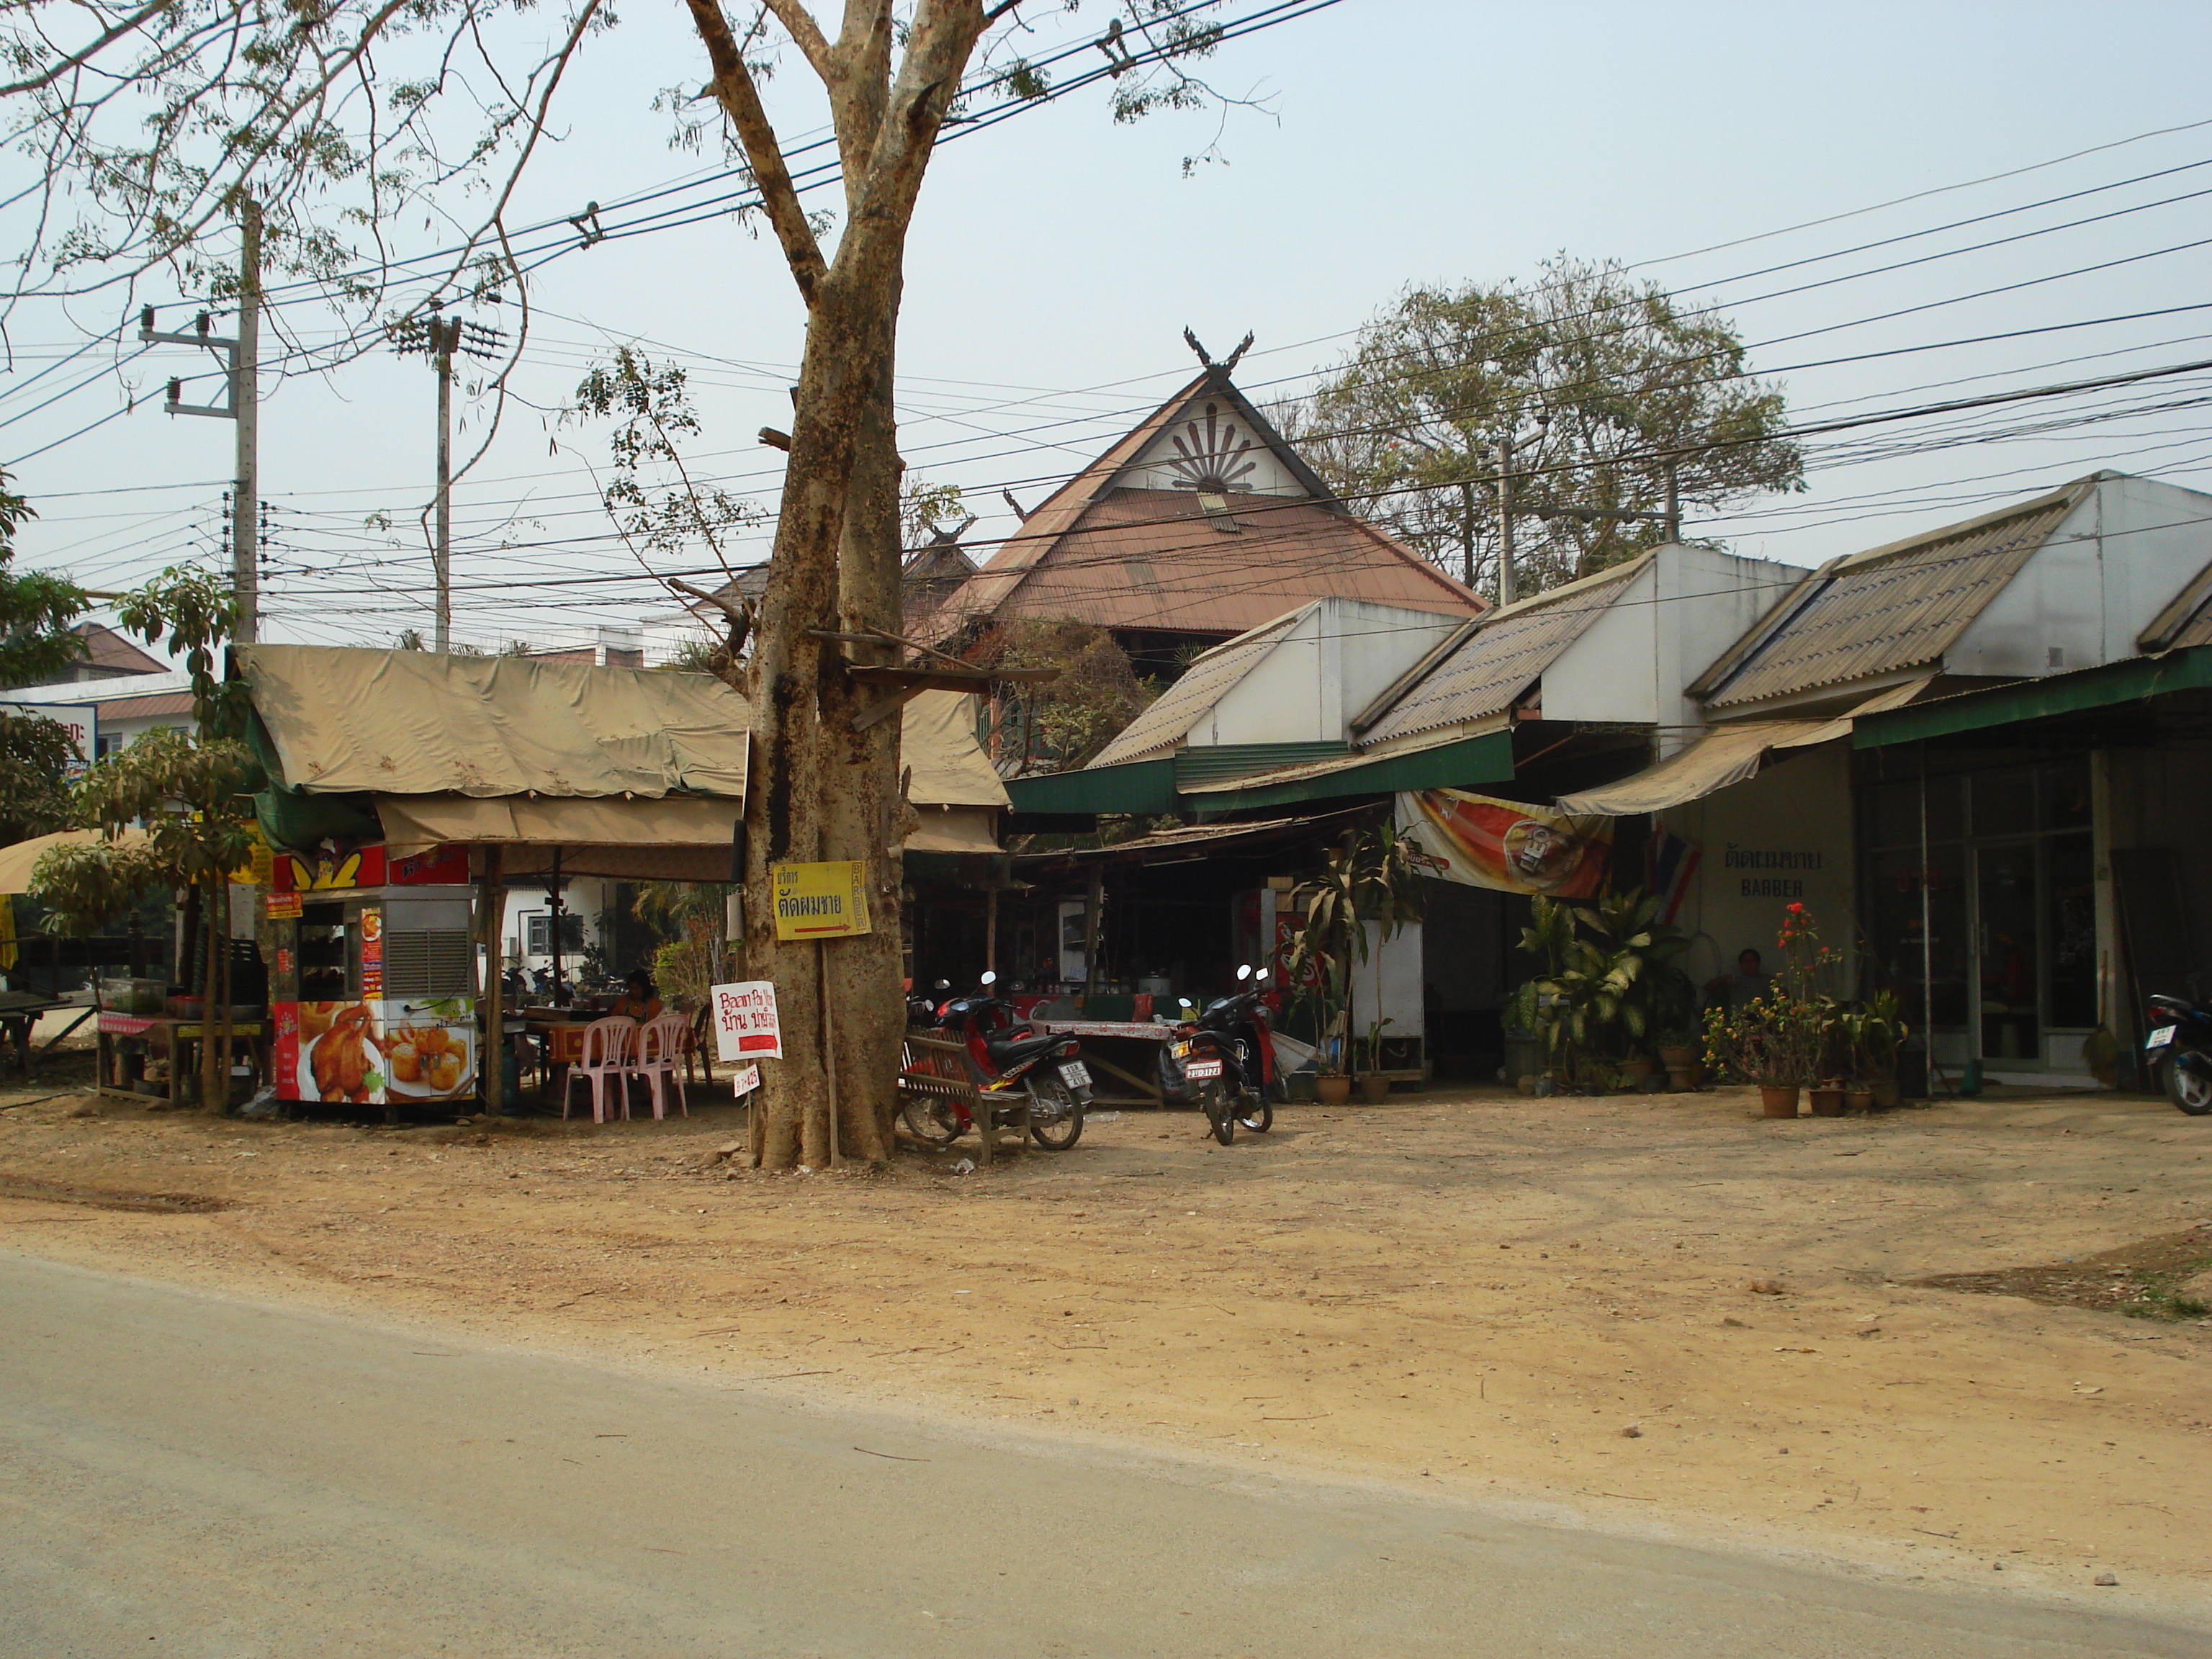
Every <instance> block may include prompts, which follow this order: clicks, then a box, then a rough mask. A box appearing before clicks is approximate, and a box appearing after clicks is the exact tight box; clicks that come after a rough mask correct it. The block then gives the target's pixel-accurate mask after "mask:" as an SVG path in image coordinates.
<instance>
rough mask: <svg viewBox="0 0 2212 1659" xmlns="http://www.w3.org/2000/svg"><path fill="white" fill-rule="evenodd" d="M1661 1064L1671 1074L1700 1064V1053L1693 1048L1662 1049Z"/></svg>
mask: <svg viewBox="0 0 2212 1659" xmlns="http://www.w3.org/2000/svg"><path fill="white" fill-rule="evenodd" d="M1659 1063H1660V1064H1661V1065H1662V1066H1665V1067H1666V1068H1667V1069H1668V1071H1670V1072H1674V1071H1680V1070H1683V1069H1685V1068H1686V1067H1692V1066H1696V1065H1697V1063H1698V1051H1697V1050H1696V1049H1695V1048H1662V1049H1661V1050H1660V1051H1659Z"/></svg>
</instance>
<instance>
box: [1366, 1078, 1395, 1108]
mask: <svg viewBox="0 0 2212 1659" xmlns="http://www.w3.org/2000/svg"><path fill="white" fill-rule="evenodd" d="M1389 1092H1390V1079H1389V1078H1387V1077H1385V1076H1383V1073H1380V1072H1367V1073H1362V1074H1361V1076H1360V1079H1359V1097H1360V1098H1361V1099H1362V1100H1364V1101H1365V1102H1366V1103H1368V1104H1369V1105H1370V1106H1373V1105H1376V1104H1377V1103H1380V1102H1381V1101H1382V1100H1383V1098H1384V1097H1387V1096H1388V1095H1389Z"/></svg>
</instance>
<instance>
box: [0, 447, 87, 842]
mask: <svg viewBox="0 0 2212 1659" xmlns="http://www.w3.org/2000/svg"><path fill="white" fill-rule="evenodd" d="M7 483H8V475H7V474H6V473H4V472H0V686H18V685H36V684H40V682H42V681H46V680H52V679H54V678H58V676H60V675H63V674H65V673H67V672H68V671H69V670H70V666H71V665H73V664H76V663H77V662H80V661H82V659H83V657H84V654H85V643H84V640H83V637H82V635H79V634H77V633H76V631H75V630H74V629H72V628H71V626H70V624H71V623H74V622H75V621H76V619H77V618H78V617H81V616H82V615H83V614H84V613H85V611H88V610H89V609H90V608H91V605H92V601H91V599H89V598H88V597H87V596H86V594H85V592H84V590H83V589H82V588H80V587H77V586H75V585H73V584H72V583H70V582H68V581H65V580H63V579H62V578H60V577H58V576H49V575H45V574H40V573H38V572H28V573H21V572H17V571H15V570H13V569H11V568H9V567H10V566H11V565H12V564H13V563H14V562H15V532H16V530H17V529H18V528H19V527H20V526H21V525H22V523H23V521H24V520H27V519H31V518H34V517H36V516H37V514H36V513H35V512H34V511H33V508H32V507H31V504H30V503H29V502H28V501H26V500H24V498H23V497H22V496H21V495H16V494H15V493H14V492H13V491H11V490H9V489H8V488H7ZM74 753H75V750H73V749H72V748H71V747H70V740H69V734H68V733H67V732H64V730H63V729H62V728H61V727H60V726H58V725H56V724H55V723H54V722H53V721H52V720H48V719H46V717H45V716H44V715H41V714H19V713H16V712H15V711H14V710H12V709H6V708H0V845H11V844H13V843H14V842H19V841H25V840H27V839H29V838H30V837H31V836H43V835H47V834H50V833H51V832H52V831H53V830H56V829H61V828H62V827H63V826H64V824H66V823H68V821H69V786H68V783H67V782H66V781H65V775H64V769H65V768H66V767H67V765H68V763H69V761H70V758H71V757H72V756H73V755H74Z"/></svg>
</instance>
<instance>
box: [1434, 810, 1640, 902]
mask: <svg viewBox="0 0 2212 1659" xmlns="http://www.w3.org/2000/svg"><path fill="white" fill-rule="evenodd" d="M1398 822H1399V823H1400V824H1401V826H1402V827H1404V828H1405V829H1407V830H1408V831H1410V832H1411V833H1412V835H1413V841H1414V842H1415V844H1416V845H1417V846H1419V848H1420V849H1421V851H1422V853H1423V854H1424V855H1425V856H1424V857H1423V859H1422V860H1421V863H1422V865H1423V866H1424V869H1425V872H1426V873H1428V874H1430V875H1432V876H1436V877H1437V878H1441V879H1443V880H1445V881H1457V882H1464V883H1466V884H1468V886H1471V887H1493V888H1497V889H1499V890H1503V891H1504V892H1508V893H1543V894H1546V895H1547V896H1550V897H1553V898H1595V896H1597V895H1598V894H1599V893H1600V892H1601V890H1603V889H1604V886H1605V877H1606V866H1607V860H1609V859H1610V858H1611V856H1612V853H1613V820H1612V819H1611V818H1606V817H1570V816H1568V815H1567V814H1566V813H1564V812H1560V811H1556V810H1554V809H1553V808H1551V807H1547V806H1532V805H1528V804H1527V803H1525V802H1522V801H1516V800H1498V799H1495V798H1494V797H1492V796H1489V795H1473V794H1469V793H1467V792H1466V791H1465V790H1461V789H1424V790H1420V791H1419V792H1417V793H1409V794H1401V795H1400V796H1399V797H1398Z"/></svg>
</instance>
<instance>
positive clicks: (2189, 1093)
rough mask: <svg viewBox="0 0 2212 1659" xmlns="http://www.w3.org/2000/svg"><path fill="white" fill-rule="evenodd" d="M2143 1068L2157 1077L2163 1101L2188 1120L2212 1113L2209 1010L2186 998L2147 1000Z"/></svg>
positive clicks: (2211, 1024) (2211, 1016) (2211, 1022)
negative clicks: (2163, 1088) (2163, 1090)
mask: <svg viewBox="0 0 2212 1659" xmlns="http://www.w3.org/2000/svg"><path fill="white" fill-rule="evenodd" d="M2150 1025H2151V1030H2150V1035H2149V1036H2147V1037H2145V1038H2144V1039H2143V1064H2144V1065H2146V1066H2149V1067H2150V1068H2151V1070H2152V1071H2153V1072H2154V1073H2159V1074H2160V1080H2161V1081H2162V1082H2163V1083H2164V1084H2165V1085H2166V1098H2167V1099H2168V1100H2170V1101H2172V1103H2174V1106H2175V1107H2176V1108H2177V1109H2179V1110H2181V1111H2184V1112H2186V1113H2188V1114H2189V1115H2190V1116H2191V1117H2203V1115H2205V1114H2206V1113H2208V1112H2212V1007H2208V1006H2206V1005H2205V1004H2203V1003H2201V1002H2191V1001H2190V1000H2188V999H2187V998H2185V997H2168V996H2154V997H2153V998H2151V1000H2150Z"/></svg>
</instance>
